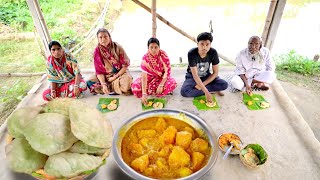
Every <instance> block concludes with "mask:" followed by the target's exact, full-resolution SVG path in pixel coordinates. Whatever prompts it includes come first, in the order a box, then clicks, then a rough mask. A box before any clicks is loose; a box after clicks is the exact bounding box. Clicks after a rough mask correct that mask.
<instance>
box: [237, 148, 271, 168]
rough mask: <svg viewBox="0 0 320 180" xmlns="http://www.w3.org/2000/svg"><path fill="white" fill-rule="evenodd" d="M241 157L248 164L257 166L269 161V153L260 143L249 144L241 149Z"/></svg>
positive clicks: (253, 166)
mask: <svg viewBox="0 0 320 180" xmlns="http://www.w3.org/2000/svg"><path fill="white" fill-rule="evenodd" d="M240 159H241V161H242V162H243V163H244V164H246V165H247V166H249V167H252V168H255V167H258V166H259V165H262V164H264V163H265V162H266V161H267V159H268V154H267V152H266V151H265V150H264V149H263V148H262V147H261V146H260V145H259V144H248V145H247V146H246V147H245V148H243V149H242V150H241V151H240Z"/></svg>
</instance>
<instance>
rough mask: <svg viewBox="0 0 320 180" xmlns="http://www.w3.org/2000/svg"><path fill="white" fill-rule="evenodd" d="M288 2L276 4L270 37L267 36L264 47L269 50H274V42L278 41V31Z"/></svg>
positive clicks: (283, 1) (280, 1)
mask: <svg viewBox="0 0 320 180" xmlns="http://www.w3.org/2000/svg"><path fill="white" fill-rule="evenodd" d="M286 2H287V0H278V1H277V3H276V7H275V10H274V14H273V17H272V20H271V24H270V28H269V32H268V35H267V36H266V40H265V42H264V46H265V47H267V48H269V50H270V51H271V50H272V47H273V44H274V41H275V39H276V35H277V31H278V28H279V25H280V21H281V18H282V14H283V11H284V8H285V6H286Z"/></svg>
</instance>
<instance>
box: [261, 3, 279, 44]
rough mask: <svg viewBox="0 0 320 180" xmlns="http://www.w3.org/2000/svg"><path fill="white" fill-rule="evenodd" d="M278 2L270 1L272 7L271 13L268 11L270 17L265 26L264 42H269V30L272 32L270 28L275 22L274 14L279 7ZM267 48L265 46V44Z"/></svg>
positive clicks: (270, 8) (270, 7)
mask: <svg viewBox="0 0 320 180" xmlns="http://www.w3.org/2000/svg"><path fill="white" fill-rule="evenodd" d="M277 3H278V0H271V1H270V6H269V11H268V15H267V18H266V21H265V24H264V28H263V32H262V36H261V38H262V42H267V37H268V34H269V30H270V26H271V23H272V20H273V16H274V12H275V9H276V6H277ZM264 46H265V44H264Z"/></svg>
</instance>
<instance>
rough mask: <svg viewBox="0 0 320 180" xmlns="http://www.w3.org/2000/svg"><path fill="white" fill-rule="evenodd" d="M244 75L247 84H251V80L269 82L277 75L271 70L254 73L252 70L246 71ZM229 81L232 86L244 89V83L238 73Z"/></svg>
mask: <svg viewBox="0 0 320 180" xmlns="http://www.w3.org/2000/svg"><path fill="white" fill-rule="evenodd" d="M246 77H247V81H248V84H251V83H252V81H253V80H256V81H259V82H262V83H267V84H271V83H272V82H273V81H274V80H275V79H276V77H277V75H276V73H274V72H273V71H260V72H256V73H254V74H253V73H252V72H251V73H246ZM230 83H231V85H232V87H234V88H236V89H239V90H241V91H244V87H245V85H244V82H243V81H242V79H241V78H240V76H239V75H235V76H233V77H232V79H231V82H230Z"/></svg>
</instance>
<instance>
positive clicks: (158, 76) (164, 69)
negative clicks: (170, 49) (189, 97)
mask: <svg viewBox="0 0 320 180" xmlns="http://www.w3.org/2000/svg"><path fill="white" fill-rule="evenodd" d="M141 70H142V73H141V77H139V78H138V79H136V80H135V81H134V82H133V83H132V85H131V90H132V93H133V94H134V95H135V96H137V97H138V98H141V101H142V103H144V104H146V103H147V99H148V98H147V96H148V95H153V96H157V97H161V96H165V95H167V94H169V93H172V92H173V90H174V89H175V88H176V87H177V82H176V80H175V79H173V78H172V77H171V67H170V61H169V57H168V55H167V54H166V52H164V51H163V50H161V49H160V42H159V40H158V39H157V38H150V39H149V41H148V53H147V54H145V55H144V56H143V59H142V62H141Z"/></svg>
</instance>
